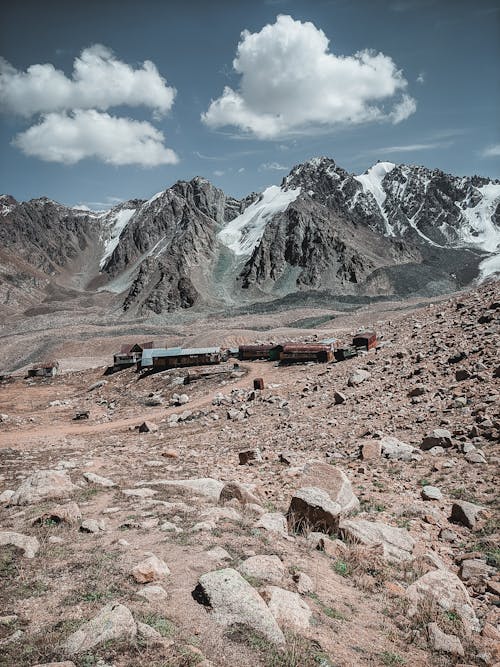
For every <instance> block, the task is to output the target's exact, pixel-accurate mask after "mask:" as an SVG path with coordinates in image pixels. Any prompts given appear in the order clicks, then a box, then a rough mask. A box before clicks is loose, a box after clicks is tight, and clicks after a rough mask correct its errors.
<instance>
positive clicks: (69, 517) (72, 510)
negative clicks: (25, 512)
mask: <svg viewBox="0 0 500 667" xmlns="http://www.w3.org/2000/svg"><path fill="white" fill-rule="evenodd" d="M81 518H82V513H81V510H80V508H79V507H78V505H77V504H76V503H75V502H69V503H66V504H64V505H54V507H51V509H50V510H48V511H47V512H44V513H43V514H41V515H40V516H38V517H37V518H36V519H35V520H34V521H33V524H44V523H47V522H53V523H67V524H68V525H70V526H73V525H76V524H78V523H79V522H80V521H81Z"/></svg>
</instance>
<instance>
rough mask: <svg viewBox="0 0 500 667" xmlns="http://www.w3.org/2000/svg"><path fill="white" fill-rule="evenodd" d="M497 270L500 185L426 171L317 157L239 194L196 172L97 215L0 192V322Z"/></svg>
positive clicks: (413, 283) (405, 284)
mask: <svg viewBox="0 0 500 667" xmlns="http://www.w3.org/2000/svg"><path fill="white" fill-rule="evenodd" d="M499 271H500V181H495V180H492V179H488V178H483V177H480V176H471V177H459V176H453V175H450V174H445V173H443V172H442V171H440V170H438V169H428V168H425V167H421V166H408V165H404V164H402V165H395V164H393V163H390V162H378V163H377V164H375V165H374V166H373V167H371V168H370V169H368V170H367V171H366V172H365V173H364V174H361V175H355V174H351V173H349V172H347V171H345V170H344V169H342V168H341V167H340V166H338V165H337V164H336V163H335V162H334V160H332V159H329V158H326V157H322V158H313V159H312V160H309V161H308V162H305V163H303V164H300V165H297V166H295V167H294V168H293V169H292V170H291V171H290V173H289V174H288V175H287V176H286V177H285V178H284V179H283V181H282V183H281V186H274V185H273V186H271V187H269V188H267V189H266V190H264V192H262V193H260V194H259V193H252V194H250V195H248V196H247V197H245V198H244V199H240V200H239V199H235V198H234V197H231V196H228V195H226V194H225V193H224V192H223V191H222V190H220V189H218V188H216V187H215V186H214V185H212V184H211V183H210V182H209V181H208V180H206V179H205V178H201V177H196V178H193V179H192V180H191V181H189V182H187V181H178V182H177V183H175V184H174V185H172V186H171V187H169V188H167V189H166V190H164V191H162V192H159V193H158V194H156V195H154V196H153V197H151V198H150V199H148V200H138V199H132V200H129V201H125V202H122V203H120V204H119V205H118V206H115V207H114V208H112V209H110V210H109V211H105V212H95V211H90V210H86V209H84V208H78V207H69V206H64V205H62V204H58V203H57V202H54V201H52V200H50V199H47V198H40V199H32V200H30V201H27V202H18V201H16V200H15V199H14V198H13V197H11V196H10V195H2V196H1V197H0V303H2V305H3V310H4V313H5V314H6V315H19V314H28V315H29V314H35V313H38V312H44V309H45V312H49V311H50V308H51V307H55V306H54V304H56V306H57V304H59V305H58V306H57V307H64V306H63V305H61V304H64V303H65V302H68V301H71V300H72V299H75V298H78V299H79V300H80V303H82V302H83V303H85V302H88V303H89V304H94V303H96V302H101V301H102V303H105V304H106V306H107V308H109V309H111V310H112V311H114V312H116V313H117V314H120V313H129V314H131V315H140V316H149V315H151V314H153V313H155V314H158V315H161V314H165V313H170V312H173V311H176V310H178V309H185V308H193V307H195V308H202V309H218V310H221V309H224V308H228V307H239V306H243V305H246V304H255V303H258V302H261V301H266V302H269V301H278V300H280V299H283V298H289V297H290V296H292V295H293V296H294V298H296V299H298V300H299V301H300V298H301V297H303V296H304V295H305V294H306V293H311V294H314V293H316V294H321V295H322V296H323V298H326V299H327V298H328V297H329V296H330V297H332V298H335V297H342V298H347V297H349V298H352V299H353V300H355V299H357V298H360V297H398V296H399V297H407V296H421V295H435V294H439V293H445V292H449V291H453V290H455V289H458V288H460V287H462V286H464V285H466V284H468V283H470V282H472V281H474V280H477V279H479V280H481V279H484V278H485V277H487V276H489V275H492V274H494V273H496V272H499Z"/></svg>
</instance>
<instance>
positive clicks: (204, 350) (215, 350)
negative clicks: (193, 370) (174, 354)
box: [180, 347, 220, 357]
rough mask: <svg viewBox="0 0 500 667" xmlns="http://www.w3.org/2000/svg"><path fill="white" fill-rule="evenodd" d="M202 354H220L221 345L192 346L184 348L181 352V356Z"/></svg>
mask: <svg viewBox="0 0 500 667" xmlns="http://www.w3.org/2000/svg"><path fill="white" fill-rule="evenodd" d="M202 354H220V347H192V348H183V349H182V350H181V352H180V356H184V357H187V356H196V355H202Z"/></svg>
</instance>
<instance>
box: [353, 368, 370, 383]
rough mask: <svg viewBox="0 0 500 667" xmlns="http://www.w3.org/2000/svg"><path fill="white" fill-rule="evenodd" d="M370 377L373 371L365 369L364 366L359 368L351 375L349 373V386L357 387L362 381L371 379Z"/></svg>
mask: <svg viewBox="0 0 500 667" xmlns="http://www.w3.org/2000/svg"><path fill="white" fill-rule="evenodd" d="M370 378H371V373H369V372H368V371H365V370H363V369H362V368H359V369H358V370H356V371H354V373H351V375H349V379H348V380H347V385H348V386H349V387H357V386H358V385H360V384H361V383H362V382H365V380H369V379H370Z"/></svg>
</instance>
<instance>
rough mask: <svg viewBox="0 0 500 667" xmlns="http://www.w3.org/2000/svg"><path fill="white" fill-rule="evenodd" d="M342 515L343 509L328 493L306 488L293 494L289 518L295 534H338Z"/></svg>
mask: <svg viewBox="0 0 500 667" xmlns="http://www.w3.org/2000/svg"><path fill="white" fill-rule="evenodd" d="M341 513H342V507H341V506H340V505H339V503H336V502H333V501H332V500H331V498H330V496H329V495H328V493H327V492H326V491H324V490H323V489H319V488H317V487H314V486H306V487H304V488H302V489H299V490H298V491H295V493H294V494H293V496H292V500H291V502H290V507H289V508H288V513H287V518H288V521H289V524H290V527H291V529H292V530H294V531H295V532H300V533H308V532H310V531H317V532H322V533H327V534H329V535H333V534H336V533H337V530H338V525H339V518H340V515H341Z"/></svg>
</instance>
